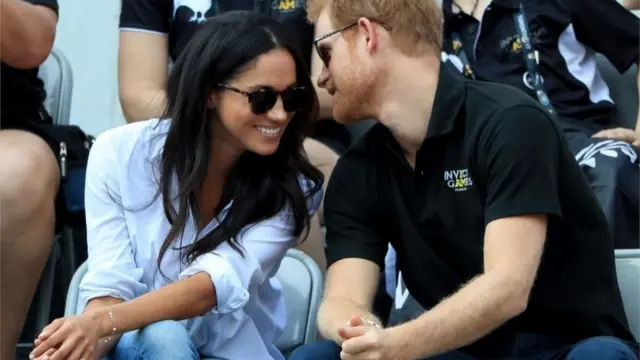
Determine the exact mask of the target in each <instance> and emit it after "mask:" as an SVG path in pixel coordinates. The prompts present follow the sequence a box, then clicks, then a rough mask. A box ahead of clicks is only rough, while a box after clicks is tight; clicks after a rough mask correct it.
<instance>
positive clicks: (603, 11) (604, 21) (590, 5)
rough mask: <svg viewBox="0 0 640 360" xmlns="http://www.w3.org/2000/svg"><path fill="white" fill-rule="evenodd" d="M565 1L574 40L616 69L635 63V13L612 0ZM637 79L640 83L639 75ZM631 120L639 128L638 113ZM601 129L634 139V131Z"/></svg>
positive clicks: (638, 23) (638, 38)
mask: <svg viewBox="0 0 640 360" xmlns="http://www.w3.org/2000/svg"><path fill="white" fill-rule="evenodd" d="M636 3H637V0H636ZM568 4H569V8H570V12H571V23H572V24H573V28H574V30H575V35H576V38H577V39H578V41H580V42H581V43H583V44H585V45H586V46H588V47H589V48H591V49H593V50H595V51H597V52H599V53H601V54H603V55H604V56H606V57H607V59H609V61H611V63H612V64H613V65H614V66H615V67H616V69H617V70H618V71H619V72H620V73H624V72H625V71H627V70H628V69H629V67H631V66H632V65H633V64H638V62H639V60H640V56H639V53H640V32H639V31H638V29H639V28H640V19H638V17H637V16H636V15H634V14H633V13H631V12H630V11H628V10H626V9H625V8H624V7H622V5H620V4H619V3H618V2H617V1H616V0H589V1H583V0H571V1H569V2H568ZM639 74H640V73H639ZM638 82H639V85H640V77H639V78H638ZM633 120H635V121H636V125H635V127H634V128H635V130H636V131H640V122H638V120H640V113H639V114H638V117H637V118H636V119H633ZM616 125H617V124H616ZM601 133H602V134H599V135H604V136H603V137H608V138H613V139H617V140H622V141H628V142H631V143H633V142H635V141H637V140H638V135H637V134H634V133H632V132H629V131H627V132H625V131H614V132H607V131H603V132H601Z"/></svg>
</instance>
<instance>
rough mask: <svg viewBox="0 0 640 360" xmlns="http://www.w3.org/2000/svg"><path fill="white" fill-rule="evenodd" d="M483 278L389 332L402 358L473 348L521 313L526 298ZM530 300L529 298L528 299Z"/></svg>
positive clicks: (508, 287) (509, 288) (498, 281)
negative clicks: (465, 347)
mask: <svg viewBox="0 0 640 360" xmlns="http://www.w3.org/2000/svg"><path fill="white" fill-rule="evenodd" d="M512 289H514V287H513V286H511V285H510V284H508V283H506V282H505V281H502V280H499V279H498V278H496V277H491V276H489V275H481V276H478V277H476V278H475V279H474V280H472V281H471V282H469V283H468V284H467V285H466V286H464V287H463V288H462V289H460V290H459V291H458V292H456V293H455V294H454V295H452V296H450V297H449V298H447V299H445V300H443V301H442V302H441V303H440V304H438V305H437V306H436V307H434V308H433V309H431V310H429V311H427V312H425V313H424V314H422V315H421V316H420V317H419V318H417V319H415V320H413V321H410V322H407V323H405V324H402V325H399V326H397V327H395V328H391V329H389V331H390V332H391V333H392V334H393V338H394V339H396V341H398V342H401V343H400V344H397V345H398V349H404V351H405V353H404V354H403V355H404V356H402V358H403V359H404V358H406V359H409V358H411V359H415V358H427V357H431V356H434V355H437V354H441V353H444V352H447V351H451V350H454V349H457V348H459V347H462V346H465V345H469V344H471V343H473V342H474V341H476V340H478V339H480V338H482V337H484V336H485V335H487V334H488V333H489V332H491V331H492V330H494V329H496V328H497V327H499V326H500V325H501V324H503V323H504V322H505V321H507V320H508V319H510V318H512V317H514V316H516V315H517V314H519V313H521V312H522V311H523V309H524V307H525V305H523V303H526V301H522V300H519V299H522V297H524V295H521V294H517V292H514V291H513V290H512ZM525 298H526V297H525ZM401 351H402V350H401Z"/></svg>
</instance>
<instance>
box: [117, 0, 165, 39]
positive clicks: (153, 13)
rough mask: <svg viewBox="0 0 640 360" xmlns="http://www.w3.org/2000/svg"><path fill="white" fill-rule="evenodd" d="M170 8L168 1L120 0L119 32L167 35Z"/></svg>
mask: <svg viewBox="0 0 640 360" xmlns="http://www.w3.org/2000/svg"><path fill="white" fill-rule="evenodd" d="M172 8H173V7H172V3H171V1H169V0H122V8H121V10H120V30H128V31H132V30H133V31H146V32H152V33H160V34H168V33H169V30H170V29H171V11H172Z"/></svg>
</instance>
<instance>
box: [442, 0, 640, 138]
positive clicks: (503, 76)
mask: <svg viewBox="0 0 640 360" xmlns="http://www.w3.org/2000/svg"><path fill="white" fill-rule="evenodd" d="M521 3H522V5H523V7H524V12H525V15H526V19H527V22H528V27H529V35H530V40H531V43H532V44H533V47H534V49H535V50H538V53H539V60H540V65H539V66H538V71H539V72H540V74H541V75H542V76H543V78H544V88H545V91H546V92H547V95H548V96H549V98H550V100H551V102H552V103H553V106H554V108H555V110H556V111H557V113H558V116H560V117H561V118H563V119H564V120H565V121H568V122H569V123H576V124H579V125H581V126H587V127H592V128H593V130H597V129H598V128H599V127H601V126H606V125H610V124H611V120H612V111H613V109H614V104H613V101H612V100H611V97H610V96H609V89H608V87H607V84H606V83H605V82H604V80H603V79H602V76H600V74H599V72H598V69H597V67H596V56H595V55H596V52H598V53H602V54H603V55H604V56H606V57H607V58H608V59H609V60H610V61H611V62H612V64H613V65H614V66H615V67H616V68H617V69H618V70H619V71H620V72H624V71H626V70H627V69H628V68H629V67H630V66H631V65H633V64H635V63H637V62H638V49H639V46H640V31H639V30H638V29H639V28H640V20H639V19H638V18H637V17H636V16H635V15H633V14H632V13H630V12H629V11H627V10H626V9H624V8H623V7H622V6H621V5H620V4H619V3H618V2H617V1H615V0H588V1H585V0H494V1H492V2H491V4H490V5H489V7H488V8H487V9H486V11H485V12H484V15H483V18H482V23H480V22H479V21H477V20H476V19H475V18H473V17H471V16H469V15H467V14H465V13H460V12H459V13H454V9H455V7H453V5H452V4H453V1H452V0H443V5H442V7H443V11H444V19H445V23H444V24H445V25H444V29H445V36H444V38H445V39H444V47H443V50H444V52H445V53H447V56H449V57H450V58H451V59H452V61H454V62H456V63H458V64H460V63H461V62H460V61H459V58H458V59H456V58H457V56H456V55H455V53H456V51H455V50H454V49H453V47H452V35H453V33H456V32H457V33H458V34H459V35H460V37H461V38H462V45H463V48H464V50H465V53H466V54H467V58H468V59H469V62H470V65H471V68H472V69H473V72H474V74H475V76H476V78H477V79H478V80H484V81H491V82H497V83H503V84H507V85H511V86H515V87H517V88H520V89H521V90H524V91H525V92H527V93H528V94H529V95H531V96H532V97H534V98H535V97H536V95H535V93H534V91H533V89H532V87H531V86H527V85H525V83H524V81H523V76H524V74H525V72H526V70H527V68H526V65H525V62H524V57H523V54H522V52H523V47H522V43H521V42H520V36H519V32H518V29H517V27H516V23H515V20H514V14H515V13H516V12H517V11H518V9H519V6H520V4H521ZM456 11H457V10H456ZM634 121H635V119H634Z"/></svg>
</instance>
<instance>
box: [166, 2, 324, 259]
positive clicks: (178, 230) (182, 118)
mask: <svg viewBox="0 0 640 360" xmlns="http://www.w3.org/2000/svg"><path fill="white" fill-rule="evenodd" d="M294 39H295V37H292V36H290V35H288V34H287V31H286V30H285V29H284V28H283V27H282V25H280V24H279V23H278V22H277V21H276V20H274V19H272V18H270V17H268V16H265V15H261V14H258V13H254V12H245V11H233V12H228V13H225V14H222V15H219V16H216V17H213V18H210V19H209V20H207V21H205V22H204V23H203V24H202V25H201V27H200V29H199V30H198V31H197V32H196V34H195V35H194V37H193V38H192V39H191V41H190V42H189V43H188V45H187V46H186V47H185V48H184V50H183V52H182V54H181V55H180V57H179V58H178V59H177V61H176V63H175V64H174V67H173V70H172V72H171V74H170V75H169V79H168V88H167V100H168V104H167V108H166V111H165V114H164V116H163V119H165V118H166V119H171V125H170V128H169V130H168V133H167V137H166V142H165V145H164V149H163V152H162V160H161V161H162V163H161V167H160V177H159V179H158V180H159V195H162V199H163V206H164V212H165V214H166V217H167V219H168V220H169V223H170V224H171V229H170V231H169V233H168V234H167V237H166V239H165V240H164V243H163V244H162V247H161V248H160V254H159V256H158V268H159V269H160V264H161V262H162V258H163V257H164V255H165V253H166V251H167V250H168V249H169V248H170V247H171V246H172V244H174V242H175V241H176V239H177V238H178V237H181V234H182V233H183V230H184V229H185V225H186V222H187V221H188V219H189V215H190V214H191V215H192V216H193V217H194V220H195V224H196V226H197V227H198V233H199V232H200V231H201V230H202V229H201V226H204V225H206V224H204V225H203V224H202V222H201V216H200V209H198V204H197V201H196V195H197V194H201V189H202V187H203V183H204V180H205V176H206V174H207V168H208V166H209V161H210V151H211V150H210V149H211V141H212V135H211V131H212V128H213V126H211V122H212V121H218V120H217V115H216V113H215V110H211V109H209V108H208V106H207V98H208V97H209V95H210V94H211V93H212V92H214V91H218V85H217V84H218V83H226V82H228V81H230V80H231V79H232V78H233V77H234V76H235V75H237V74H239V73H240V72H242V71H243V70H244V69H245V68H246V67H247V66H250V65H251V64H252V63H253V62H254V61H255V60H256V59H257V58H258V57H259V56H260V55H262V54H265V53H267V52H269V51H271V50H274V49H277V48H282V49H286V50H288V51H289V53H290V54H291V55H292V56H293V58H294V60H295V63H296V76H297V84H298V85H300V86H304V87H305V89H307V91H308V94H309V99H308V101H306V103H305V105H304V106H303V108H302V109H301V110H299V111H298V112H296V114H295V115H294V117H293V118H292V120H291V121H290V122H289V124H288V125H287V127H286V129H285V131H284V133H283V135H282V138H281V140H280V145H279V146H278V149H277V150H276V152H275V153H273V154H272V155H269V156H260V155H257V154H255V153H252V152H249V151H245V152H244V153H243V154H242V155H241V156H240V158H239V159H238V161H237V162H236V164H235V165H234V166H233V168H232V169H231V171H230V172H229V174H228V176H227V178H226V179H225V182H224V187H223V192H222V196H221V200H220V202H219V203H218V205H217V209H216V214H219V213H220V211H221V210H223V209H224V207H225V206H227V205H228V204H229V203H230V202H231V201H232V200H233V202H232V204H231V206H230V208H229V210H228V212H226V215H225V216H224V217H223V218H222V219H220V218H218V220H219V221H220V223H219V226H218V227H216V229H215V230H213V231H212V232H211V233H209V234H207V235H206V236H204V237H203V238H202V239H200V240H196V241H195V242H194V243H192V244H190V245H188V246H185V247H183V246H182V244H180V249H181V252H182V253H181V260H182V261H184V262H186V263H187V264H189V263H192V262H193V261H194V260H195V259H196V258H197V257H199V256H200V255H203V254H205V253H208V252H210V251H212V250H213V249H215V248H216V247H217V246H218V245H220V244H221V243H223V242H225V241H227V242H228V243H229V245H230V246H231V247H233V249H235V250H236V251H238V252H239V253H240V254H242V255H243V256H244V252H243V249H242V246H241V244H239V243H238V241H237V237H238V235H239V233H240V231H241V230H242V229H243V228H245V227H246V226H250V225H252V224H255V223H257V222H259V221H261V220H265V219H267V218H269V217H272V216H274V215H276V214H277V213H278V212H279V211H281V210H282V209H283V208H285V207H286V208H287V209H289V210H290V214H291V216H292V220H293V222H294V224H295V227H294V230H293V234H292V235H295V236H296V237H298V236H300V235H301V234H302V232H303V231H304V230H305V229H307V234H305V237H306V235H308V227H309V223H310V218H309V213H308V209H307V201H308V200H309V198H310V197H311V196H313V195H314V194H315V193H317V192H318V191H319V190H320V189H321V188H322V182H323V180H324V179H323V176H322V173H321V172H320V171H319V170H317V169H316V168H314V167H313V166H312V165H311V164H310V163H309V161H308V160H307V158H306V155H305V153H304V150H303V148H302V141H303V139H304V137H305V135H307V134H308V132H309V130H310V128H311V127H312V125H313V123H314V122H315V120H316V118H317V116H318V99H317V96H316V94H315V92H314V89H313V84H312V82H311V80H310V78H309V73H308V70H307V68H306V66H305V65H304V61H303V60H302V57H301V56H300V53H299V52H298V50H297V45H296V42H295V40H294ZM247 106H249V104H247ZM299 175H302V176H304V177H306V178H308V179H309V180H311V186H310V190H309V191H307V192H306V193H304V192H303V190H302V188H301V186H300V183H299ZM176 189H177V193H176ZM176 197H177V198H176ZM176 200H177V201H176ZM174 203H177V207H176V206H174ZM216 216H217V215H216ZM183 250H184V251H183Z"/></svg>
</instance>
